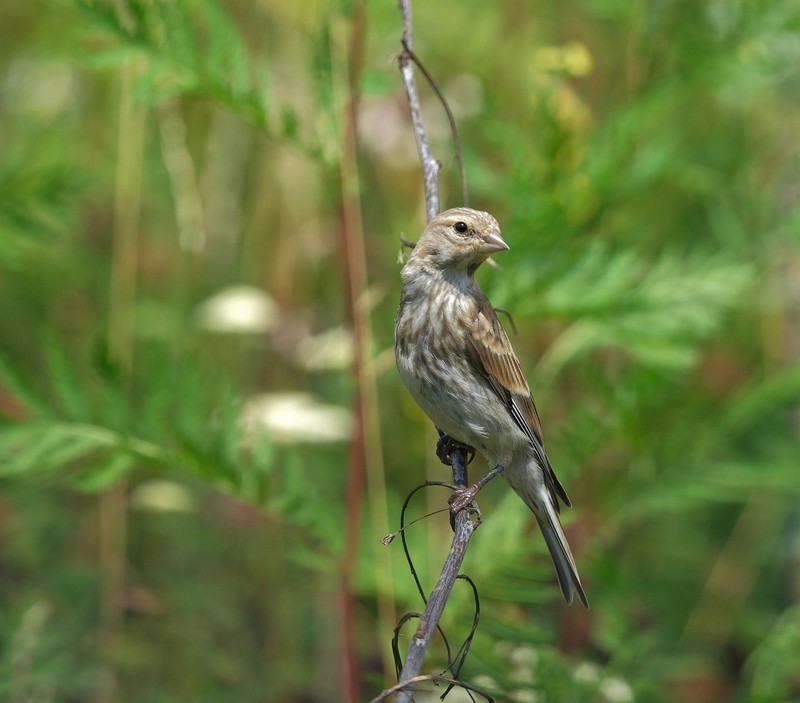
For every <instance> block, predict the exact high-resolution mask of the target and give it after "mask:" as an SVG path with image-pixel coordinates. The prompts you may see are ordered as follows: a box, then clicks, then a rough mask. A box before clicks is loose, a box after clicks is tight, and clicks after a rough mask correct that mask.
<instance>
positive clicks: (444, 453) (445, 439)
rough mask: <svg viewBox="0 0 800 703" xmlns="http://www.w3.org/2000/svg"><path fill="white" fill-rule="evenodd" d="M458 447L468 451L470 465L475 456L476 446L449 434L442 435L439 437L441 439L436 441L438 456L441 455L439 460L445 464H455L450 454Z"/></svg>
mask: <svg viewBox="0 0 800 703" xmlns="http://www.w3.org/2000/svg"><path fill="white" fill-rule="evenodd" d="M457 449H461V450H462V451H464V452H465V453H466V455H467V464H468V465H469V464H470V463H471V462H472V460H473V459H474V458H475V448H474V447H470V446H469V445H468V444H464V443H462V442H458V441H457V440H455V439H453V438H452V437H450V436H449V435H446V434H443V435H441V436H440V437H439V441H438V442H436V456H438V457H439V461H441V462H442V463H443V464H444V465H445V466H452V465H453V460H452V459H451V457H450V455H451V454H452V453H453V452H454V451H456V450H457Z"/></svg>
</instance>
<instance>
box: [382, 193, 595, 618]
mask: <svg viewBox="0 0 800 703" xmlns="http://www.w3.org/2000/svg"><path fill="white" fill-rule="evenodd" d="M508 249H510V247H509V246H508V244H507V243H506V242H505V240H504V239H503V237H502V236H501V234H500V226H499V225H498V223H497V220H496V219H495V218H494V217H493V216H492V215H490V214H489V213H488V212H482V211H479V210H473V209H471V208H466V207H459V208H452V209H450V210H445V211H444V212H441V213H440V214H438V215H436V216H435V217H434V218H433V219H431V221H430V222H429V223H428V226H427V227H426V228H425V231H424V232H423V233H422V236H421V237H420V238H419V240H418V241H417V243H416V245H415V246H414V248H413V249H412V251H411V254H410V256H409V258H408V261H407V262H406V264H405V266H404V267H403V269H402V271H401V274H400V276H401V279H402V290H401V294H400V305H399V309H398V312H397V318H396V320H395V343H394V350H395V359H396V362H397V368H398V371H399V373H400V377H401V378H402V380H403V382H404V384H405V386H406V388H407V389H408V391H409V392H410V394H411V396H412V397H413V398H414V400H415V401H416V402H417V404H418V405H419V406H420V407H421V408H422V410H423V411H424V412H425V414H426V415H427V416H428V417H429V418H430V419H431V420H432V421H433V423H434V425H435V426H436V428H437V429H438V430H439V432H440V434H443V435H446V436H447V437H449V438H451V439H452V440H454V441H455V442H457V443H459V444H461V445H466V446H467V447H469V448H474V449H476V450H477V451H479V452H480V453H481V454H482V455H483V456H484V457H485V458H486V460H487V462H488V464H489V466H490V467H492V468H491V470H490V471H489V472H488V473H487V474H486V475H485V476H484V477H483V478H482V479H481V480H479V481H478V482H477V483H475V484H473V485H471V486H469V487H468V488H462V489H461V490H460V491H458V492H457V493H456V494H455V495H454V497H453V498H452V499H451V511H453V514H455V512H457V511H458V510H460V509H463V508H464V507H467V506H468V505H471V504H472V501H473V500H474V498H475V495H476V494H477V493H478V491H479V490H480V489H481V487H482V486H483V485H485V484H486V483H487V482H488V481H489V480H490V479H491V478H493V477H494V476H497V475H502V476H503V477H504V478H505V480H506V481H507V483H508V484H509V485H510V486H511V488H512V489H513V490H514V491H515V492H516V493H517V494H518V495H519V497H520V498H522V500H523V501H524V502H525V504H526V505H527V506H528V507H529V508H530V509H531V511H532V512H533V514H534V516H535V517H536V520H537V522H538V524H539V527H540V529H541V532H542V535H543V536H544V540H545V543H546V544H547V547H548V549H549V551H550V556H551V557H552V560H553V564H554V565H555V571H556V575H557V578H558V582H559V586H560V588H561V592H562V594H563V596H564V600H565V601H566V602H567V603H568V604H571V603H572V602H573V598H574V594H577V595H578V598H579V599H580V601H581V602H582V603H583V605H584V606H585V607H586V608H588V607H589V602H588V600H587V598H586V593H585V591H584V588H583V585H582V584H581V580H580V577H579V575H578V569H577V567H576V565H575V559H574V557H573V556H572V552H571V551H570V548H569V544H568V543H567V538H566V536H565V535H564V530H563V528H562V527H561V522H560V520H559V511H560V504H559V501H560V502H561V503H563V504H564V505H566V506H567V507H572V504H571V502H570V500H569V497H568V496H567V492H566V491H565V490H564V487H563V486H562V485H561V483H560V482H559V480H558V478H557V477H556V474H555V472H554V471H553V468H552V466H551V465H550V460H549V459H548V457H547V454H546V452H545V450H544V445H543V437H542V423H541V421H540V419H539V414H538V412H537V410H536V406H535V405H534V402H533V398H532V396H531V391H530V387H529V386H528V382H527V380H526V379H525V375H524V374H523V372H522V368H521V366H520V362H519V359H518V358H517V355H516V354H515V353H514V350H513V348H512V346H511V342H510V341H509V339H508V336H507V335H506V333H505V330H504V329H503V327H502V325H501V324H500V321H499V320H498V318H497V313H496V312H495V309H494V308H493V307H492V304H491V303H490V302H489V299H488V298H487V297H486V295H485V294H484V292H483V291H482V290H481V288H480V286H479V285H478V282H477V281H476V280H475V272H476V271H477V269H478V267H479V266H480V265H481V264H482V263H483V262H484V261H486V259H487V258H489V257H490V256H491V255H493V254H495V253H498V252H501V251H505V250H508ZM440 456H441V455H440Z"/></svg>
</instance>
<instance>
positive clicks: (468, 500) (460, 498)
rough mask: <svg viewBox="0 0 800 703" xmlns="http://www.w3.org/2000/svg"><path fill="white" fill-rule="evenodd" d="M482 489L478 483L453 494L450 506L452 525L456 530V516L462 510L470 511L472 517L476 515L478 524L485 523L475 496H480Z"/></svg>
mask: <svg viewBox="0 0 800 703" xmlns="http://www.w3.org/2000/svg"><path fill="white" fill-rule="evenodd" d="M480 489H481V487H480V486H479V485H478V484H477V483H473V484H472V485H471V486H467V487H466V488H456V489H455V490H454V491H453V494H452V495H451V496H450V498H449V499H448V501H447V502H448V503H449V504H450V525H451V526H452V527H453V528H454V529H455V522H456V515H458V514H459V513H460V512H461V511H462V510H468V511H469V514H470V515H476V516H477V518H478V524H479V525H480V524H481V523H482V522H483V513H481V509H480V508H479V507H478V504H477V503H476V502H475V496H476V495H478V491H480Z"/></svg>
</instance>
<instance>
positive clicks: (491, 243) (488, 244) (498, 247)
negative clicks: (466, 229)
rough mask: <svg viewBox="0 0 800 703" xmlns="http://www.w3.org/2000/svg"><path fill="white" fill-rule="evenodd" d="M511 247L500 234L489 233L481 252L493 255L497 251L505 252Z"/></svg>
mask: <svg viewBox="0 0 800 703" xmlns="http://www.w3.org/2000/svg"><path fill="white" fill-rule="evenodd" d="M510 248H511V247H510V246H508V244H506V242H505V240H504V239H503V238H502V237H501V236H500V232H489V234H487V235H486V237H485V238H484V240H483V244H481V251H482V252H484V253H485V254H491V253H493V252H495V251H504V250H505V249H510Z"/></svg>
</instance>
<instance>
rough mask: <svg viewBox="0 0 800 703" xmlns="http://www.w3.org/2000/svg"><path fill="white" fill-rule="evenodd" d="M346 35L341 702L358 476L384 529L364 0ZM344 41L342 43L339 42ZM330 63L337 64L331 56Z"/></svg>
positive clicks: (350, 670) (349, 657) (376, 529)
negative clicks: (350, 364)
mask: <svg viewBox="0 0 800 703" xmlns="http://www.w3.org/2000/svg"><path fill="white" fill-rule="evenodd" d="M349 25H350V26H349V34H348V36H343V37H340V39H341V40H340V41H334V46H336V45H339V46H340V47H342V49H343V50H342V53H343V54H345V55H346V60H345V65H346V66H347V76H346V80H343V81H339V82H340V83H344V84H345V85H346V95H345V96H344V101H343V103H344V108H343V112H342V129H341V134H342V136H341V154H340V159H339V164H340V178H341V183H342V227H341V236H342V252H343V262H344V279H345V286H346V295H347V306H348V314H349V317H350V323H351V325H352V330H353V337H354V342H355V344H354V346H355V362H354V374H355V377H356V386H357V392H356V397H355V400H354V402H355V418H356V427H355V432H354V435H353V440H352V444H351V452H350V457H351V458H350V476H349V480H348V491H347V510H346V515H347V517H346V520H347V525H346V533H345V547H344V552H343V555H342V565H341V578H342V581H341V593H340V600H341V612H342V632H343V639H344V641H343V646H342V658H343V660H342V663H343V671H344V678H345V700H347V701H357V700H360V695H359V681H358V666H357V651H356V634H355V629H354V627H355V623H356V612H355V610H356V609H355V593H354V589H353V581H354V569H355V567H356V565H357V564H358V555H359V542H360V531H361V529H360V528H361V520H360V515H361V511H362V509H363V503H364V492H365V479H366V492H367V498H368V506H369V514H370V520H371V522H370V527H371V532H372V534H374V535H381V534H385V533H386V532H387V531H388V529H389V515H388V509H387V501H386V481H385V476H384V465H383V446H382V443H381V436H380V410H379V404H378V389H377V380H376V376H375V373H376V371H375V364H374V363H372V360H373V357H374V349H373V336H372V324H371V310H370V305H369V301H368V299H367V295H366V290H367V265H366V251H365V245H364V228H363V222H362V217H361V193H360V188H359V179H358V157H357V143H356V142H357V113H358V104H359V98H360V94H359V80H360V72H361V67H362V64H363V49H364V41H365V32H366V6H365V3H364V2H363V0H356V1H355V2H354V3H353V5H352V15H351V18H350V23H349ZM344 47H346V49H345V48H344ZM333 65H341V62H340V61H339V62H337V61H334V62H333ZM379 544H380V543H379V541H378V540H377V539H376V540H374V545H373V555H374V559H375V562H376V569H375V578H376V585H377V591H378V597H377V602H378V619H379V626H380V629H381V630H382V631H384V630H390V629H391V628H392V626H393V623H394V620H395V610H394V605H393V604H394V594H393V583H394V582H393V579H392V563H391V555H390V554H389V552H388V551H387V550H385V549H382V548H380V547H379ZM383 660H384V661H383V663H384V669H385V671H386V673H387V674H388V673H389V672H391V671H392V666H393V665H392V660H391V657H390V653H389V652H388V651H386V652H384V653H383Z"/></svg>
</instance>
